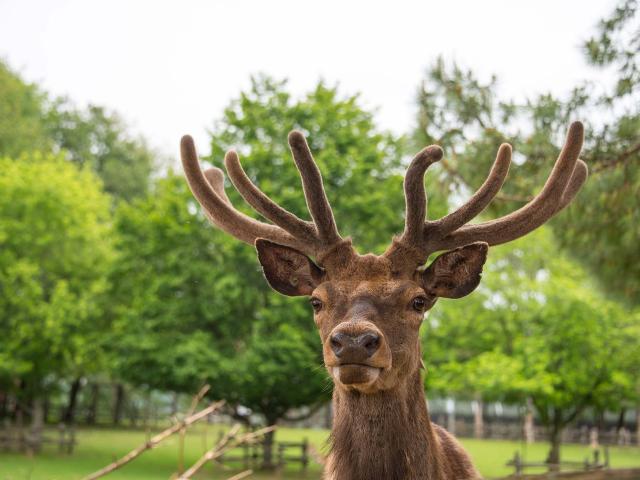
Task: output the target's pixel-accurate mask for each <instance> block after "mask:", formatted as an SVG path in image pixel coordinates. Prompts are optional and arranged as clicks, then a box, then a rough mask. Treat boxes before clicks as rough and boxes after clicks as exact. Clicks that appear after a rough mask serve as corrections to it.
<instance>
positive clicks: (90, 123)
mask: <svg viewBox="0 0 640 480" xmlns="http://www.w3.org/2000/svg"><path fill="white" fill-rule="evenodd" d="M36 150H42V151H52V152H60V151H62V152H64V156H65V157H66V158H68V159H69V160H71V161H72V162H74V163H76V164H78V165H87V166H88V167H89V168H91V169H92V170H93V171H94V172H95V173H96V174H97V175H98V176H99V177H100V178H101V179H102V182H103V185H104V189H105V191H106V192H107V193H110V194H112V195H113V196H114V197H116V198H118V199H125V200H130V199H132V198H134V197H136V196H139V195H143V194H144V193H145V192H146V190H147V187H148V184H149V178H150V175H151V172H152V168H153V163H154V161H153V158H154V153H153V152H152V151H151V150H150V149H149V148H148V147H147V145H146V143H145V141H144V140H143V139H141V138H134V137H132V136H131V135H130V134H129V133H128V132H127V126H126V125H125V124H124V122H123V121H122V119H121V118H120V117H119V116H118V115H117V114H116V113H114V112H109V111H107V110H106V109H105V108H103V107H100V106H96V105H89V106H88V107H87V108H86V109H80V108H78V107H77V106H75V105H74V104H73V103H72V102H70V101H69V100H68V99H64V98H57V99H51V98H50V96H49V95H48V94H47V93H46V92H45V91H43V90H42V89H41V88H40V87H38V86H37V85H35V84H29V83H26V82H25V81H24V80H23V79H22V78H21V77H20V76H19V75H18V74H17V73H16V72H14V71H12V70H11V69H10V68H9V66H8V65H7V64H6V63H4V62H2V61H1V60H0V156H7V157H10V158H14V159H15V158H18V156H19V155H20V154H21V153H24V152H31V151H36Z"/></svg>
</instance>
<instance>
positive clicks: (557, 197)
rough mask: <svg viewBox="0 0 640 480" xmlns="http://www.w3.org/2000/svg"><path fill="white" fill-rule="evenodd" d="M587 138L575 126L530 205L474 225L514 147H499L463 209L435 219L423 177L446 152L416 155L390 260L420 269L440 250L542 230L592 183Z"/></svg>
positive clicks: (504, 173) (496, 189) (497, 187)
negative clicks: (429, 213)
mask: <svg viewBox="0 0 640 480" xmlns="http://www.w3.org/2000/svg"><path fill="white" fill-rule="evenodd" d="M583 137H584V129H583V126H582V124H581V123H580V122H575V123H573V124H572V125H571V126H570V127H569V132H568V134H567V139H566V142H565V145H564V147H563V148H562V151H561V152H560V156H559V157H558V159H557V161H556V163H555V165H554V167H553V170H552V171H551V174H550V175H549V178H548V179H547V182H546V183H545V185H544V187H543V189H542V190H541V191H540V193H539V194H538V195H536V197H535V198H533V199H532V200H531V201H530V202H529V203H527V204H526V205H525V206H523V207H522V208H520V209H518V210H516V211H515V212H512V213H510V214H508V215H506V216H504V217H501V218H498V219H496V220H490V221H487V222H484V223H479V224H474V225H467V223H468V222H469V221H471V220H472V219H473V218H475V217H476V216H477V215H478V214H480V213H481V212H482V211H483V210H484V209H485V208H486V207H487V205H489V203H490V202H491V200H492V199H493V198H494V197H495V196H496V194H497V193H498V192H499V191H500V188H501V187H502V184H503V183H504V180H505V178H506V176H507V172H508V171H509V164H510V163H511V146H510V145H508V144H503V145H501V146H500V149H499V150H498V154H497V156H496V160H495V161H494V163H493V166H492V168H491V171H490V172H489V176H488V177H487V179H486V181H485V182H484V183H483V184H482V186H481V187H480V188H479V189H478V191H477V192H476V193H475V194H474V195H473V196H472V197H471V198H470V199H469V200H468V201H467V202H466V203H465V204H464V205H462V206H461V207H460V208H458V209H457V210H456V211H455V212H452V213H450V214H448V215H446V216H445V217H443V218H441V219H439V220H434V221H429V220H426V219H425V217H426V194H425V192H424V174H425V172H426V170H427V168H428V167H429V166H430V165H431V164H432V163H434V162H436V161H438V160H439V159H440V158H441V157H442V150H441V149H440V148H439V147H436V146H431V147H427V148H425V149H424V150H422V151H421V152H420V153H418V154H417V155H416V156H415V158H414V159H413V161H412V162H411V164H410V165H409V168H408V170H407V174H406V176H405V181H404V190H405V199H406V220H405V229H404V232H403V234H402V235H401V236H400V237H399V238H395V239H394V241H393V244H392V245H391V246H390V247H389V249H388V250H387V252H385V256H386V257H387V258H389V259H390V260H391V261H392V262H393V263H394V265H397V266H398V268H399V269H402V268H415V267H417V266H419V265H422V264H423V263H424V262H425V260H426V259H427V257H428V256H429V254H430V253H433V252H435V251H439V250H448V249H453V248H456V247H460V246H463V245H467V244H470V243H472V242H478V241H481V242H486V243H488V244H489V245H498V244H501V243H506V242H510V241H511V240H515V239H516V238H519V237H522V236H523V235H526V234H527V233H529V232H531V231H532V230H534V229H536V228H538V227H539V226H541V225H542V224H544V223H545V222H546V221H547V220H549V219H550V218H551V217H552V216H553V215H555V214H556V213H558V212H559V211H560V210H562V209H563V208H564V207H566V206H567V205H568V204H569V203H570V202H571V200H573V198H574V197H575V195H576V193H577V192H578V190H580V187H581V186H582V184H583V183H584V182H585V180H586V179H587V166H586V164H585V163H584V162H583V161H582V160H578V155H579V154H580V149H581V148H582V142H583Z"/></svg>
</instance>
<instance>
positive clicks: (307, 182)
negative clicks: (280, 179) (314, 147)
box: [289, 130, 342, 245]
mask: <svg viewBox="0 0 640 480" xmlns="http://www.w3.org/2000/svg"><path fill="white" fill-rule="evenodd" d="M289 146H290V147H291V153H292V154H293V160H294V161H295V163H296V167H298V171H299V172H300V177H301V178H302V188H303V190H304V196H305V199H306V201H307V207H308V208H309V213H310V214H311V218H312V219H313V222H314V223H315V225H316V228H317V230H318V235H319V237H320V240H321V241H322V242H323V243H325V244H326V245H332V244H336V243H338V242H340V241H342V237H340V234H339V233H338V229H337V227H336V222H335V219H334V218H333V211H332V210H331V205H329V200H328V199H327V195H326V194H325V192H324V186H323V184H322V175H321V174H320V170H319V169H318V166H317V165H316V162H315V161H314V159H313V156H312V155H311V150H309V145H307V140H306V139H305V138H304V135H303V134H302V133H301V132H298V131H295V130H294V131H292V132H291V133H289Z"/></svg>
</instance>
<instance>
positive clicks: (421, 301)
mask: <svg viewBox="0 0 640 480" xmlns="http://www.w3.org/2000/svg"><path fill="white" fill-rule="evenodd" d="M411 306H412V307H413V309H414V310H415V311H416V312H424V309H425V308H426V306H427V299H426V298H425V297H422V296H420V297H416V298H414V299H413V301H412V302H411Z"/></svg>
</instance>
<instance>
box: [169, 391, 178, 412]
mask: <svg viewBox="0 0 640 480" xmlns="http://www.w3.org/2000/svg"><path fill="white" fill-rule="evenodd" d="M177 413H178V392H173V394H172V395H171V413H169V416H170V417H173V416H174V415H176V414H177Z"/></svg>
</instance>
